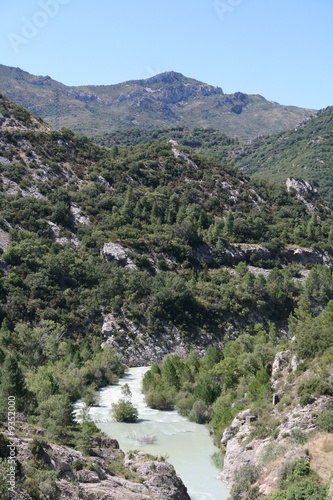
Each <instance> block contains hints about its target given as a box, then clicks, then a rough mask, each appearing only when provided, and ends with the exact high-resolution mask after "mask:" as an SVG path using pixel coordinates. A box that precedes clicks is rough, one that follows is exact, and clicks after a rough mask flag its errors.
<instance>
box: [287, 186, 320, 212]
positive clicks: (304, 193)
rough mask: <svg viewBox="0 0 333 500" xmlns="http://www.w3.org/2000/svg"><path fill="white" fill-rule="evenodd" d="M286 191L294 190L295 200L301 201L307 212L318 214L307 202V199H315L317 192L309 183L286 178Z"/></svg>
mask: <svg viewBox="0 0 333 500" xmlns="http://www.w3.org/2000/svg"><path fill="white" fill-rule="evenodd" d="M286 186H287V191H290V190H291V189H295V191H297V198H298V199H299V200H301V201H302V202H303V203H304V205H305V206H306V208H307V211H308V212H318V209H317V208H316V207H315V206H314V205H312V203H310V202H309V201H308V198H309V197H312V198H317V197H318V192H317V189H315V188H314V187H313V186H311V184H309V182H307V181H303V180H296V179H293V178H288V179H287V181H286Z"/></svg>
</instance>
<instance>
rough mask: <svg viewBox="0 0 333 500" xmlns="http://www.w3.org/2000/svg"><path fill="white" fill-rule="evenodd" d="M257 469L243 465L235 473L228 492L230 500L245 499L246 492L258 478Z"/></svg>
mask: <svg viewBox="0 0 333 500" xmlns="http://www.w3.org/2000/svg"><path fill="white" fill-rule="evenodd" d="M259 473H260V471H259V469H258V467H254V466H253V465H244V466H243V467H241V468H240V469H238V470H237V471H236V474H235V481H234V484H233V486H232V488H231V491H230V500H240V499H242V498H244V499H245V498H247V492H248V490H249V489H250V488H251V484H254V483H255V482H256V480H257V477H258V476H259Z"/></svg>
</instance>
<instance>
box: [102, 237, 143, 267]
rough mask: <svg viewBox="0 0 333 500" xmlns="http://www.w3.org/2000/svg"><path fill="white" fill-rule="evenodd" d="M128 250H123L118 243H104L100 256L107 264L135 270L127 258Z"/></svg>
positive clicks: (132, 263)
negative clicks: (115, 264) (110, 263)
mask: <svg viewBox="0 0 333 500" xmlns="http://www.w3.org/2000/svg"><path fill="white" fill-rule="evenodd" d="M128 252H129V250H128V249H127V248H124V247H123V246H121V245H120V244H119V243H111V242H110V243H105V244H104V246H103V250H102V255H103V256H104V257H105V258H106V260H108V261H109V262H116V263H117V264H119V265H120V266H123V267H129V268H130V269H136V265H135V264H134V262H133V261H132V259H130V257H129V256H128Z"/></svg>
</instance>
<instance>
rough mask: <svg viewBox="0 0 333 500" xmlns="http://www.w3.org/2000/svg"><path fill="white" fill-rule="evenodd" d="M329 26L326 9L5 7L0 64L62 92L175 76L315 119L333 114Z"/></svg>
mask: <svg viewBox="0 0 333 500" xmlns="http://www.w3.org/2000/svg"><path fill="white" fill-rule="evenodd" d="M2 3H4V2H2ZM332 21H333V1H332V0H317V1H315V0H168V1H165V0H164V1H161V0H160V1H158V0H154V1H153V0H122V1H120V0H95V1H92V0H11V1H10V2H8V1H7V2H6V5H1V16H0V36H1V40H0V63H2V64H5V65H8V66H15V67H20V68H22V69H24V70H26V71H29V72H30V73H33V74H37V75H50V76H51V77H52V78H54V79H56V80H59V81H62V82H63V83H65V84H67V85H83V84H98V85H104V84H112V83H119V82H122V81H125V80H130V79H140V78H147V77H149V76H152V75H153V74H156V73H160V72H163V71H169V70H174V71H179V72H181V73H183V74H184V75H186V76H190V77H193V78H196V79H198V80H201V81H204V82H206V83H209V84H212V85H219V86H221V87H222V88H223V90H224V91H225V92H227V93H232V92H236V91H242V92H245V93H252V94H261V95H263V96H264V97H266V98H267V99H269V100H272V101H276V102H279V103H280V104H293V105H296V106H302V107H308V108H315V109H319V108H323V107H326V106H329V105H333V85H332V79H333V78H332V77H333V64H332V54H333V30H332Z"/></svg>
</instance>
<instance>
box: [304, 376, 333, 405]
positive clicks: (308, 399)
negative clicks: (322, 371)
mask: <svg viewBox="0 0 333 500" xmlns="http://www.w3.org/2000/svg"><path fill="white" fill-rule="evenodd" d="M297 394H298V396H299V398H300V403H301V405H302V406H306V405H308V404H311V403H313V402H314V401H315V399H316V397H318V396H322V395H325V396H333V386H332V384H329V383H328V382H326V380H322V379H320V378H319V377H312V378H310V379H309V380H307V381H306V382H303V383H302V384H300V385H299V387H298V389H297Z"/></svg>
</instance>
